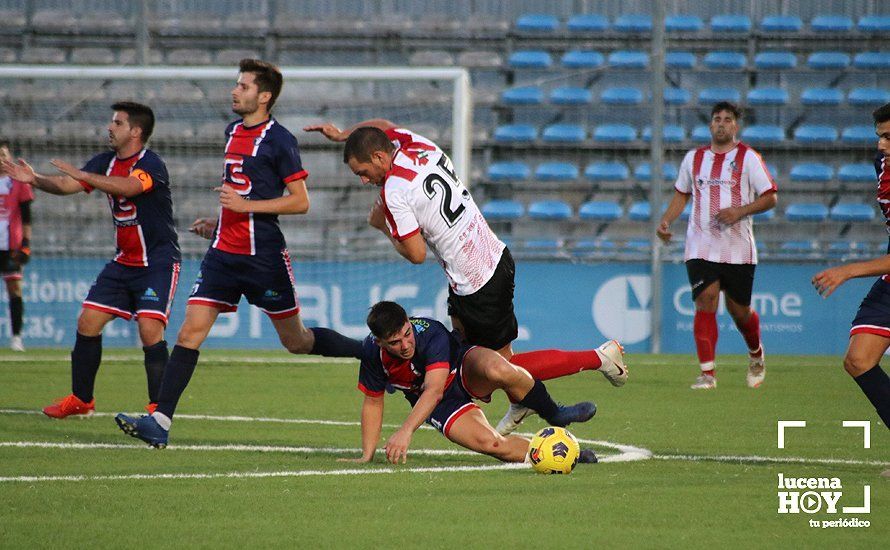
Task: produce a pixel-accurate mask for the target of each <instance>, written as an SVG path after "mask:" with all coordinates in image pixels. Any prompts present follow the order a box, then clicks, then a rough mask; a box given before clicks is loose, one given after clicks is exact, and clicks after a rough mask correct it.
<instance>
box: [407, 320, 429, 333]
mask: <svg viewBox="0 0 890 550" xmlns="http://www.w3.org/2000/svg"><path fill="white" fill-rule="evenodd" d="M411 324H412V325H414V330H416V331H417V332H418V333H421V332H423V331H425V330H426V329H428V328H430V324H429V323H427V322H426V321H424V320H423V319H411Z"/></svg>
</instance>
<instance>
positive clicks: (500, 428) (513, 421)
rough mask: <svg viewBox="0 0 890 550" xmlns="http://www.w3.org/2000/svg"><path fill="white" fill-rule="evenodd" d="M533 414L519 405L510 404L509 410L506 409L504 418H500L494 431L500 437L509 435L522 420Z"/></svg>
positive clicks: (533, 412)
mask: <svg viewBox="0 0 890 550" xmlns="http://www.w3.org/2000/svg"><path fill="white" fill-rule="evenodd" d="M533 414H535V411H533V410H531V409H529V408H528V407H525V406H522V405H520V404H519V403H510V408H509V409H507V413H506V414H505V415H504V418H501V421H500V422H498V425H497V426H496V427H495V431H497V432H498V433H499V434H501V435H509V434H511V433H513V432H514V431H515V430H516V428H518V427H519V425H520V424H522V421H523V420H525V419H526V418H528V417H529V416H531V415H533Z"/></svg>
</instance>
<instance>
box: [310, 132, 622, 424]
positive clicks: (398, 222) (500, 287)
mask: <svg viewBox="0 0 890 550" xmlns="http://www.w3.org/2000/svg"><path fill="white" fill-rule="evenodd" d="M304 130H306V131H317V132H321V133H322V134H323V135H324V136H325V137H327V138H328V139H330V140H331V141H345V142H346V145H345V147H344V151H343V162H345V163H346V164H348V165H349V167H350V169H351V170H352V172H353V173H354V174H356V175H357V176H359V177H360V178H361V181H362V183H373V184H374V185H377V186H379V187H380V188H381V190H380V197H379V199H378V200H377V202H376V203H375V204H374V206H373V207H372V209H371V212H370V214H369V216H368V222H369V223H370V224H371V226H373V227H375V228H377V229H379V230H380V231H382V232H383V233H384V234H385V235H386V236H387V237H388V238H389V240H390V242H392V245H393V246H394V247H395V249H396V250H397V251H398V252H399V254H401V255H402V256H403V257H405V258H406V259H407V260H408V261H410V262H411V263H415V264H420V263H423V261H424V260H425V259H426V248H427V245H429V247H430V248H431V249H432V250H433V253H434V254H435V255H436V257H437V258H438V260H439V263H440V264H441V265H442V268H443V269H444V270H445V276H446V278H447V279H448V283H449V285H448V314H449V315H450V316H451V322H452V325H453V326H454V327H455V328H456V329H457V330H458V331H459V332H460V333H461V334H463V336H464V338H465V339H466V341H467V342H468V343H469V344H472V345H479V346H484V347H487V348H489V349H492V350H496V351H497V352H498V353H500V354H501V355H502V356H503V357H504V358H505V359H507V360H508V361H512V362H513V363H514V364H516V365H519V366H521V367H523V368H524V369H526V370H527V371H528V372H529V373H530V374H531V375H532V376H533V377H534V378H535V379H537V380H548V379H551V378H557V377H560V376H565V375H568V374H572V373H575V372H578V371H581V370H590V369H592V370H599V371H600V372H602V373H603V375H605V377H606V378H607V379H608V380H609V381H610V382H611V383H612V385H614V386H622V385H624V382H625V381H626V380H627V371H626V367H625V365H624V361H623V358H622V353H623V350H622V348H621V346H620V345H619V344H618V342H616V341H614V340H610V341H608V342H606V343H604V344H603V345H601V346H600V347H599V349H596V350H588V351H579V352H569V351H561V350H541V351H533V352H528V353H520V354H515V355H514V353H513V347H512V342H513V340H515V339H516V337H517V335H518V323H517V320H516V315H515V314H514V311H513V291H514V286H515V283H514V278H515V266H514V264H513V257H512V255H511V254H510V250H509V249H508V248H507V247H506V245H505V244H504V243H503V242H502V241H501V240H500V239H498V238H497V236H496V235H495V234H494V232H493V231H492V230H491V229H490V228H489V226H488V223H487V222H486V220H485V218H484V217H483V216H482V212H480V210H479V208H478V207H477V206H476V203H475V202H474V201H473V197H472V196H471V195H470V192H469V191H468V190H467V189H466V187H464V185H463V183H462V182H461V181H460V179H459V178H458V177H457V175H456V174H455V173H454V169H453V167H452V165H451V160H450V159H449V158H448V156H447V155H446V154H445V153H444V152H443V151H442V150H441V149H440V148H439V147H438V146H437V145H436V144H435V143H433V142H432V141H430V140H428V139H426V138H424V137H422V136H419V135H417V134H415V133H413V132H410V131H409V130H406V129H403V128H398V127H396V125H395V124H393V123H392V122H390V121H388V120H384V119H373V120H368V121H365V122H361V123H359V124H356V125H355V126H353V127H352V128H349V129H347V130H345V131H341V130H340V129H338V128H337V127H336V126H334V125H333V124H330V123H328V124H321V125H317V126H307V127H306V128H304ZM531 412H532V411H530V410H529V409H528V408H526V407H523V406H521V405H519V404H515V403H514V404H513V405H511V407H510V410H508V411H507V414H506V415H505V416H504V418H503V419H502V420H501V421H500V422H499V423H498V427H497V430H498V432H499V433H501V434H508V433H511V432H512V431H513V430H515V429H516V427H517V426H518V425H519V423H520V422H522V420H523V419H524V418H525V417H526V416H527V415H529V414H531Z"/></svg>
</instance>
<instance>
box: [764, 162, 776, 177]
mask: <svg viewBox="0 0 890 550" xmlns="http://www.w3.org/2000/svg"><path fill="white" fill-rule="evenodd" d="M766 169H767V170H768V171H769V174H770V175H771V176H772V177H773V179H775V178H777V177H779V169H778V168H777V167H776V165H775V164H773V163H771V162H767V163H766Z"/></svg>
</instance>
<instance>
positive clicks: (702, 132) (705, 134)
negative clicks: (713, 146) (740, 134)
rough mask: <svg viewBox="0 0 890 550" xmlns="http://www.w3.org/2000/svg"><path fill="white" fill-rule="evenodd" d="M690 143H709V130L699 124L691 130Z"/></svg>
mask: <svg viewBox="0 0 890 550" xmlns="http://www.w3.org/2000/svg"><path fill="white" fill-rule="evenodd" d="M743 139H744V138H743ZM692 141H711V129H710V128H709V127H708V126H707V125H705V124H699V125H698V126H696V127H695V128H693V129H692Z"/></svg>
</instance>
